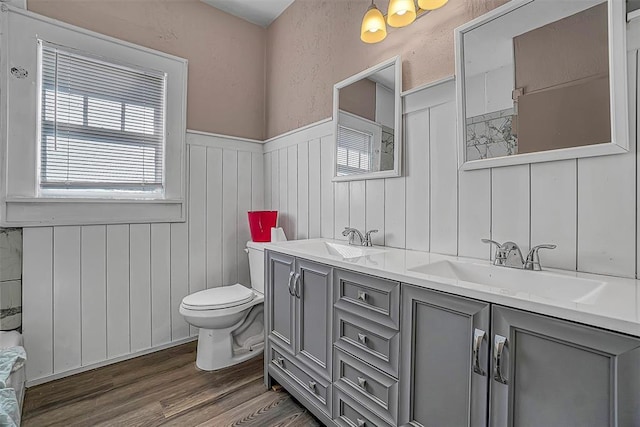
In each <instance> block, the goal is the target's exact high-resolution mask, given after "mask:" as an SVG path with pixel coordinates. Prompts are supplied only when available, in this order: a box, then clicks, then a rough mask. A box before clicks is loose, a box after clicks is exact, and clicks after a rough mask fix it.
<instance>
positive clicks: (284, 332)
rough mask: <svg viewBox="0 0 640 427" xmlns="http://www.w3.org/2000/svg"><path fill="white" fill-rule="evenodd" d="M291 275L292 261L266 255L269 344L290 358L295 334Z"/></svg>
mask: <svg viewBox="0 0 640 427" xmlns="http://www.w3.org/2000/svg"><path fill="white" fill-rule="evenodd" d="M294 273H295V258H294V257H292V256H289V255H283V254H279V253H277V252H268V253H267V269H266V273H265V275H266V277H265V293H266V295H265V298H266V302H267V303H266V304H265V310H266V316H267V317H266V318H267V331H268V333H269V338H270V339H271V340H273V341H274V342H276V343H277V344H278V345H279V346H280V347H282V348H283V349H284V350H286V351H288V352H289V353H291V354H292V355H293V354H294V331H295V329H294V324H295V319H294V314H295V297H294V295H293V278H294V277H293V275H294Z"/></svg>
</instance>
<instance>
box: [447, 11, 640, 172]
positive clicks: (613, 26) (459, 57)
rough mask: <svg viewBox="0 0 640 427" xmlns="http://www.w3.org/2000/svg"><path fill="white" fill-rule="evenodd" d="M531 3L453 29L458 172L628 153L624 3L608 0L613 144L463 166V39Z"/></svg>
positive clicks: (532, 154)
mask: <svg viewBox="0 0 640 427" xmlns="http://www.w3.org/2000/svg"><path fill="white" fill-rule="evenodd" d="M533 1H534V0H511V1H510V2H508V3H506V4H504V5H502V6H500V7H498V8H496V9H494V10H492V11H490V12H488V13H486V14H484V15H482V16H480V17H478V18H476V19H474V20H472V21H470V22H468V23H466V24H464V25H462V26H460V27H458V28H456V29H455V33H454V38H455V58H456V76H457V78H456V103H457V108H456V113H457V121H458V124H457V126H458V137H457V143H458V166H459V168H460V169H461V170H473V169H485V168H492V167H501V166H510V165H520V164H528V163H538V162H547V161H554V160H563V159H575V158H581V157H595V156H603V155H610V154H620V153H626V152H628V151H629V118H628V101H627V98H628V93H627V48H626V40H627V37H626V25H625V13H626V10H625V2H622V1H618V0H607V2H608V16H609V18H608V21H609V75H610V80H609V81H610V86H611V90H610V104H611V134H612V137H611V139H612V141H611V142H610V143H603V144H597V145H589V146H583V147H573V148H565V149H559V150H549V151H544V152H539V153H528V154H518V155H515V156H507V157H497V158H493V159H482V160H473V161H469V162H466V161H465V155H466V141H465V135H466V125H465V123H466V113H465V102H464V99H465V98H464V91H465V82H464V67H463V65H464V44H463V36H464V34H465V33H466V32H469V31H471V30H473V29H475V28H477V27H479V26H481V25H484V24H485V23H487V22H489V21H492V20H494V19H496V18H498V17H500V16H502V15H505V14H507V13H509V12H511V11H513V10H515V9H518V8H520V7H522V6H524V5H526V4H528V3H531V2H533Z"/></svg>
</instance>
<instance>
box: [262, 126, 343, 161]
mask: <svg viewBox="0 0 640 427" xmlns="http://www.w3.org/2000/svg"><path fill="white" fill-rule="evenodd" d="M333 132H334V126H333V118H331V117H329V118H327V119H323V120H320V121H318V122H315V123H311V124H309V125H305V126H303V127H301V128H299V129H294V130H292V131H289V132H287V133H283V134H282V135H280V136H278V137H275V138H270V139H268V140H267V141H266V142H265V143H264V152H265V153H270V152H272V151H277V150H279V149H281V148H285V147H291V146H293V145H297V144H298V143H300V141H309V140H311V139H314V138H322V137H323V136H328V135H333Z"/></svg>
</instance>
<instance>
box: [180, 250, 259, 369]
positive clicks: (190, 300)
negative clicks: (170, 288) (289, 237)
mask: <svg viewBox="0 0 640 427" xmlns="http://www.w3.org/2000/svg"><path fill="white" fill-rule="evenodd" d="M246 252H247V253H248V254H249V269H250V272H251V288H249V287H247V286H244V285H242V284H239V283H237V284H235V285H231V286H221V287H218V288H211V289H206V290H204V291H199V292H196V293H193V294H190V295H187V296H186V297H184V299H183V300H182V303H181V304H180V314H181V315H182V316H184V319H185V320H186V322H187V323H189V324H190V325H192V326H195V327H197V328H199V333H198V350H197V356H196V366H197V367H198V368H199V369H202V370H204V371H215V370H218V369H222V368H225V367H227V366H232V365H235V364H237V363H240V362H243V361H245V360H248V359H250V358H252V357H255V356H258V355H260V354H262V349H263V347H264V324H263V323H264V320H263V316H262V315H261V313H262V303H263V301H264V243H256V242H247V249H246ZM258 311H259V312H258ZM253 322H260V328H256V327H253V328H249V326H251V325H253ZM247 330H254V331H255V330H258V331H259V332H258V334H257V335H256V336H254V337H249V338H247V339H246V340H245V341H246V342H247V345H245V346H242V345H240V346H239V345H238V342H237V338H238V336H239V335H241V333H242V332H243V331H247ZM234 338H235V341H236V342H235V346H234ZM234 347H235V349H234ZM238 347H241V351H238Z"/></svg>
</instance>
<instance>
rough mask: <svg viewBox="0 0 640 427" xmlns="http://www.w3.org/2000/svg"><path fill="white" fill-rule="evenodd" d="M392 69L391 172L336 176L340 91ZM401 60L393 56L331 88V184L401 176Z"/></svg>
mask: <svg viewBox="0 0 640 427" xmlns="http://www.w3.org/2000/svg"><path fill="white" fill-rule="evenodd" d="M391 66H392V67H394V72H395V82H394V83H395V87H394V104H395V105H394V119H395V123H394V125H395V127H394V138H395V141H394V159H393V170H389V171H379V172H370V173H362V174H354V175H345V176H338V165H337V164H336V161H335V157H336V150H337V141H336V135H338V115H339V114H340V108H339V105H338V101H339V98H340V96H339V94H340V89H342V88H344V87H347V86H349V85H350V84H353V83H355V82H357V81H360V80H362V79H364V78H367V77H369V76H371V75H372V74H375V73H377V72H378V71H380V70H383V69H385V68H388V67H391ZM401 92H402V59H401V58H400V56H394V57H393V58H390V59H388V60H386V61H383V62H381V63H379V64H378V65H374V66H373V67H370V68H368V69H366V70H364V71H361V72H360V73H358V74H355V75H353V76H351V77H349V78H347V79H345V80H342V81H341V82H338V83H336V84H335V85H334V86H333V141H334V142H333V158H334V160H333V162H332V163H333V179H332V181H333V182H343V181H356V180H357V181H360V180H364V179H377V178H393V177H398V176H401V175H402V144H403V139H404V138H403V132H402V117H403V116H402V95H401Z"/></svg>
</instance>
